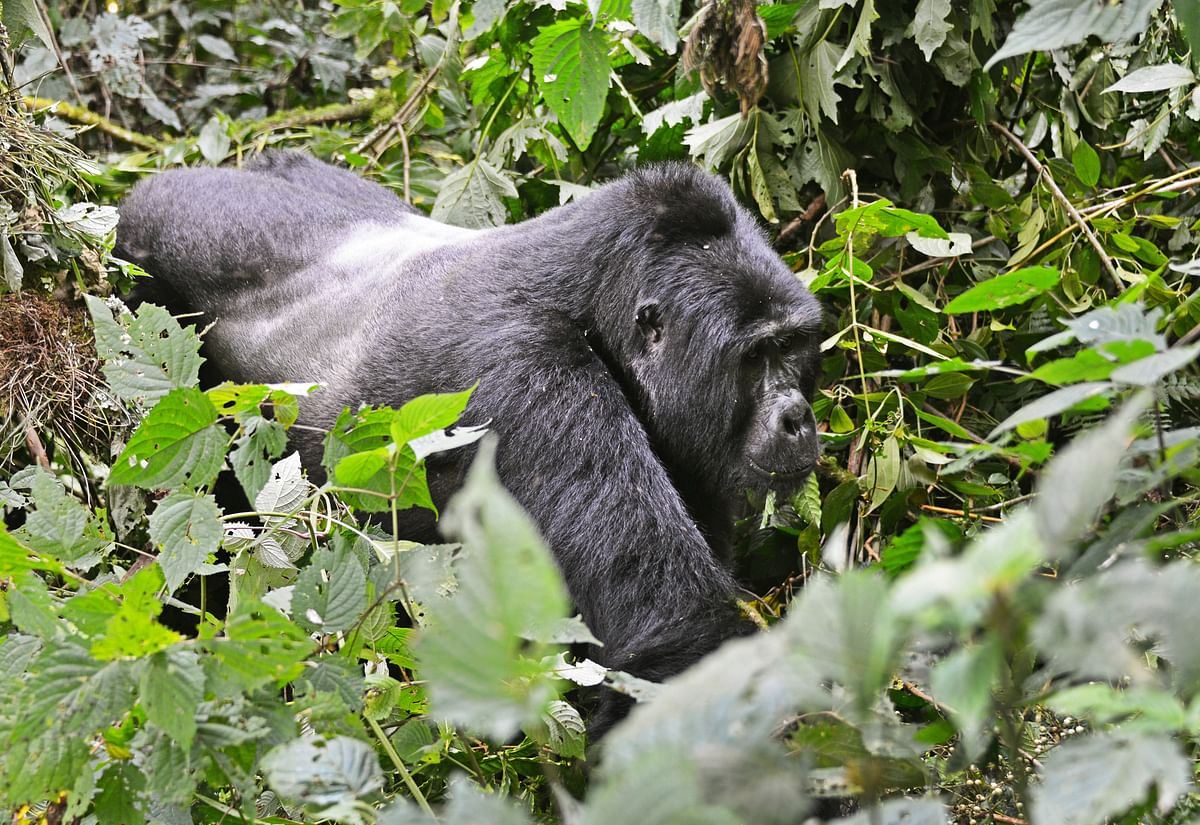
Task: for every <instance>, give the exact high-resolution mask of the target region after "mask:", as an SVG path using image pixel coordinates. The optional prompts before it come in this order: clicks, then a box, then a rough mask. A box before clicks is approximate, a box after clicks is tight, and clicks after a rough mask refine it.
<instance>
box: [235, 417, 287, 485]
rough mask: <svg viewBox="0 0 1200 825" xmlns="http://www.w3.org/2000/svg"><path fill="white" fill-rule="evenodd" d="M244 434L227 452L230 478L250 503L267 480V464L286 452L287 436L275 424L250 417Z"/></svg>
mask: <svg viewBox="0 0 1200 825" xmlns="http://www.w3.org/2000/svg"><path fill="white" fill-rule="evenodd" d="M242 426H243V427H244V428H245V434H244V435H242V436H241V437H240V438H239V439H238V440H237V441H235V442H234V445H233V449H232V450H230V452H229V463H230V465H231V466H232V467H233V474H234V475H235V476H236V477H237V480H238V483H239V484H241V485H242V490H244V491H245V493H246V497H247V498H249V499H250V500H251V501H253V500H254V499H255V497H257V496H258V494H259V493H260V492H261V491H262V488H263V485H264V484H266V483H267V480H268V479H269V478H270V476H271V462H272V461H273V460H274V459H276V458H279V456H281V455H282V454H283V451H284V450H285V449H287V432H286V431H285V430H284V428H283V426H282V425H281V424H280V423H279V422H277V421H271V420H269V419H266V418H263V417H262V416H258V415H252V416H249V417H247V418H246V420H245V421H244V422H243V425H242Z"/></svg>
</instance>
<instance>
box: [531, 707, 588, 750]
mask: <svg viewBox="0 0 1200 825" xmlns="http://www.w3.org/2000/svg"><path fill="white" fill-rule="evenodd" d="M541 721H542V724H543V725H544V726H545V728H546V731H545V732H546V737H545V740H544V741H545V743H546V744H547V745H548V746H549V747H550V750H552V751H553V752H554V753H556V754H558V755H559V756H561V757H564V758H566V759H580V758H582V757H583V752H584V748H585V747H586V745H587V727H586V726H585V725H584V724H583V718H582V717H581V716H580V715H579V711H577V710H575V708H574V707H572V706H571V705H570V704H569V703H567V702H564V701H562V700H561V699H555V700H554V701H553V702H551V703H550V706H549V707H548V708H547V709H546V712H545V713H544V714H542V720H541Z"/></svg>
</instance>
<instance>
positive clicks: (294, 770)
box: [259, 736, 383, 808]
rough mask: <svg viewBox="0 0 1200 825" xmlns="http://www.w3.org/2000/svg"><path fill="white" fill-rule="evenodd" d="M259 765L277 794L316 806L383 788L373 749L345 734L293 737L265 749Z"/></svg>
mask: <svg viewBox="0 0 1200 825" xmlns="http://www.w3.org/2000/svg"><path fill="white" fill-rule="evenodd" d="M259 767H260V768H261V770H262V772H263V776H264V777H266V780H267V783H268V784H269V785H270V786H271V787H272V788H273V789H274V790H275V791H276V792H277V793H279V795H280V796H282V797H284V798H285V799H288V800H292V801H295V802H299V803H302V804H306V805H313V806H315V807H318V808H324V807H329V806H332V805H337V804H340V803H345V802H353V801H355V800H360V799H366V798H367V797H369V796H370V795H371V794H373V793H374V792H375V791H377V790H379V789H380V788H381V787H383V771H381V770H380V768H379V759H378V758H377V757H376V756H375V749H374V748H372V747H371V746H370V745H368V744H367V743H366V742H362V741H360V740H358V739H351V738H350V737H348V736H335V737H333V738H331V739H323V738H320V737H305V738H303V739H293V740H292V741H291V742H287V743H285V744H283V745H277V746H276V747H274V748H272V749H271V750H270V751H268V752H267V754H266V756H264V757H263V758H262V761H261V762H260V763H259Z"/></svg>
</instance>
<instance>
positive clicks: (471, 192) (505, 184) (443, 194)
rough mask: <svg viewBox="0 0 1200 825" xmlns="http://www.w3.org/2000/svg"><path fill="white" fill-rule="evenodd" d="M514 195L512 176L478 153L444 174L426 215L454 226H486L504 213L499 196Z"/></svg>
mask: <svg viewBox="0 0 1200 825" xmlns="http://www.w3.org/2000/svg"><path fill="white" fill-rule="evenodd" d="M515 197H517V188H516V187H515V186H513V182H512V180H511V179H510V178H509V177H508V176H507V175H506V174H504V173H503V172H501V171H500V170H499V169H496V168H495V167H493V166H492V165H491V164H490V163H488V162H487V161H486V160H484V159H483V158H481V157H480V158H476V159H475V160H473V161H472V162H471V163H468V164H467V165H466V166H464V167H462V168H461V169H459V170H457V171H455V172H451V173H450V174H449V175H447V176H446V179H445V180H443V181H442V186H441V189H439V190H438V195H437V200H436V201H435V202H434V204H433V212H432V213H431V215H430V217H432V218H433V219H434V220H437V221H442V222H444V223H449V224H453V225H455V226H465V227H468V228H471V229H489V228H491V227H493V226H500V225H502V224H503V223H504V221H505V219H506V218H507V217H508V211H507V210H506V209H505V208H504V204H503V203H501V201H500V199H501V198H515Z"/></svg>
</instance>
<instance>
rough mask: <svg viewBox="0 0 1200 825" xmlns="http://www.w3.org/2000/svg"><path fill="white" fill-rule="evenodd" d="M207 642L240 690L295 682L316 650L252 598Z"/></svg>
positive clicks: (303, 635) (294, 628)
mask: <svg viewBox="0 0 1200 825" xmlns="http://www.w3.org/2000/svg"><path fill="white" fill-rule="evenodd" d="M356 563H357V562H356ZM204 645H205V647H207V648H208V649H209V650H210V651H211V652H212V653H213V655H214V656H216V658H217V660H218V661H219V662H220V665H221V673H222V675H223V676H227V677H228V679H229V680H230V681H231V682H232V683H233V684H234V685H236V686H237V688H238V689H239V691H240V692H249V691H251V690H253V689H254V688H256V687H259V686H261V685H266V684H274V685H283V684H285V683H287V682H290V681H292V680H293V679H295V678H296V677H297V676H299V675H300V672H301V670H302V669H303V666H302V665H301V662H303V661H304V659H305V658H306V657H307V656H308V655H309V654H310V653H312V651H313V642H312V640H311V639H309V638H308V635H307V634H306V633H305V632H304V631H302V630H301V629H300V628H299V627H297V626H296V625H294V624H292V623H291V622H290V621H288V620H287V619H286V618H284V617H283V616H282V615H280V613H279V611H278V610H276V609H275V608H273V607H267V606H266V605H263V604H260V603H256V602H251V601H243V602H241V603H239V604H238V606H237V609H236V611H235V612H234V614H233V615H232V616H230V617H229V619H228V620H227V621H226V623H225V635H224V637H222V638H215V639H214V638H207V639H205V641H204Z"/></svg>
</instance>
